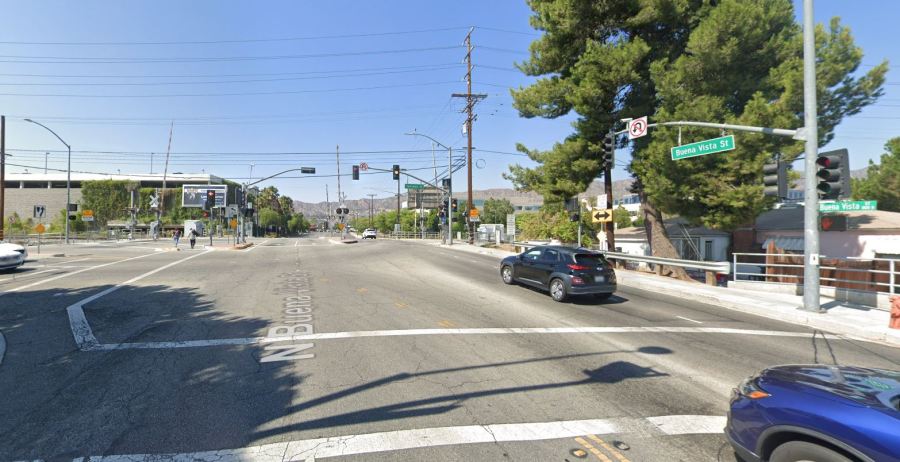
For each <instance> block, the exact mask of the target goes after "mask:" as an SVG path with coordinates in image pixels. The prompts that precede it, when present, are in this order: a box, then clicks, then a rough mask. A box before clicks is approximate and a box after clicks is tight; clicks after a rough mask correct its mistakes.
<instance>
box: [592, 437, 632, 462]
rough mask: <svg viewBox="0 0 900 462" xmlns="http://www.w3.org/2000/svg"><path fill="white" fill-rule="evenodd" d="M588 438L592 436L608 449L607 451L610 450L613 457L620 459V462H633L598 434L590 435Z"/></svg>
mask: <svg viewBox="0 0 900 462" xmlns="http://www.w3.org/2000/svg"><path fill="white" fill-rule="evenodd" d="M588 438H590V439H592V440H594V441H596V442H597V443H599V444H600V446H602V447H603V449H606V450H607V451H609V452H610V454H612V455H613V457H615V458H616V459H618V460H619V462H631V461H630V460H628V458H627V457H625V456H624V455H622V453H621V452H619V451H617V450H616V448H614V447H612V446H610V445H609V444H607V442H606V441H603V440H602V439H600V437H598V436H597V435H588Z"/></svg>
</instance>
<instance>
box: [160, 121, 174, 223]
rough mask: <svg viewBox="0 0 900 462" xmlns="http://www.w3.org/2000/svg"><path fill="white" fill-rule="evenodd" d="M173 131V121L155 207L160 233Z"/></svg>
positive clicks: (170, 126)
mask: <svg viewBox="0 0 900 462" xmlns="http://www.w3.org/2000/svg"><path fill="white" fill-rule="evenodd" d="M174 131H175V121H174V120H173V121H172V123H171V124H170V125H169V144H168V145H167V146H166V166H165V167H164V168H163V182H162V189H161V190H160V191H159V207H157V208H156V227H157V230H156V232H157V233H162V214H163V207H165V206H166V199H165V198H166V176H168V174H169V153H171V152H172V132H174Z"/></svg>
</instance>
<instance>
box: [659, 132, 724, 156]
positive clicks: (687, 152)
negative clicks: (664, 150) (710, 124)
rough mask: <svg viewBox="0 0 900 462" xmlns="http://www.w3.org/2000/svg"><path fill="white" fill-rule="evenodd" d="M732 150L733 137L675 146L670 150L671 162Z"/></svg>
mask: <svg viewBox="0 0 900 462" xmlns="http://www.w3.org/2000/svg"><path fill="white" fill-rule="evenodd" d="M733 149H734V135H728V136H723V137H721V138H713V139H711V140H705V141H698V142H696V143H691V144H685V145H682V146H675V147H674V148H672V160H679V159H687V158H688V157H697V156H705V155H707V154H715V153H717V152H725V151H731V150H733Z"/></svg>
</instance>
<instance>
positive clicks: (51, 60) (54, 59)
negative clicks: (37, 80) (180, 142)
mask: <svg viewBox="0 0 900 462" xmlns="http://www.w3.org/2000/svg"><path fill="white" fill-rule="evenodd" d="M458 48H459V46H458V45H450V46H440V47H425V48H401V49H393V50H367V51H347V52H339V53H310V54H299V55H270V56H217V57H199V56H195V57H187V58H176V57H167V58H146V57H145V58H114V57H99V56H93V57H88V56H77V57H66V56H28V55H0V58H4V59H0V63H19V64H151V63H206V62H235V61H273V60H285V59H313V58H332V57H340V56H371V55H385V54H404V53H420V52H426V51H443V50H456V49H458Z"/></svg>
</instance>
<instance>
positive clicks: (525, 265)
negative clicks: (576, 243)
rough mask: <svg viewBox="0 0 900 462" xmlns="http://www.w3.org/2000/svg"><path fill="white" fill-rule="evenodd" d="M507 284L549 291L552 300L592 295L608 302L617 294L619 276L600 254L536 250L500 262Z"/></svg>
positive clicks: (566, 249)
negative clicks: (617, 278)
mask: <svg viewBox="0 0 900 462" xmlns="http://www.w3.org/2000/svg"><path fill="white" fill-rule="evenodd" d="M500 277H501V278H502V279H503V282H505V283H507V284H514V283H517V282H518V283H521V284H526V285H530V286H532V287H536V288H538V289H543V290H547V291H549V292H550V296H551V297H553V300H556V301H558V302H562V301H565V300H566V299H567V298H568V297H569V296H570V295H593V296H594V297H595V298H597V299H599V300H606V299H607V298H609V297H610V296H611V295H612V294H613V292H615V291H616V272H615V270H614V269H613V267H612V265H611V264H610V263H609V261H608V260H606V258H605V257H604V256H603V254H602V253H600V252H595V251H593V250H589V249H582V248H574V247H565V246H556V245H553V246H540V247H533V248H531V249H529V250H527V251H525V252H524V253H522V254H519V255H513V256H509V257H506V258H504V259H503V261H502V262H500Z"/></svg>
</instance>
